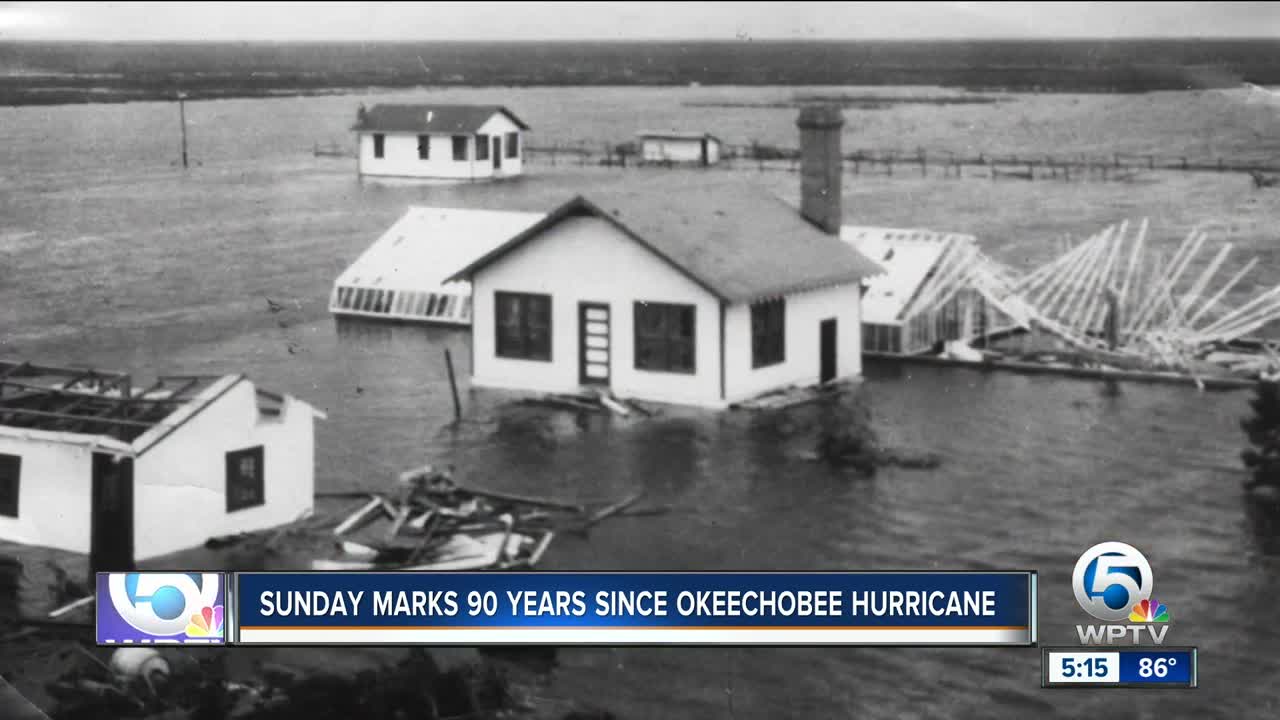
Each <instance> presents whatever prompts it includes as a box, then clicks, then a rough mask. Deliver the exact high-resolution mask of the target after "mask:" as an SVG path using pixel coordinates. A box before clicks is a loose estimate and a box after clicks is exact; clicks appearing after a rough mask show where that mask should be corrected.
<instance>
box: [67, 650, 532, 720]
mask: <svg viewBox="0 0 1280 720" xmlns="http://www.w3.org/2000/svg"><path fill="white" fill-rule="evenodd" d="M75 647H77V648H79V650H80V651H81V653H82V655H83V657H84V658H85V662H81V663H78V664H75V665H74V666H73V667H71V668H70V669H69V670H68V671H67V673H66V674H65V675H63V676H62V677H60V678H59V679H57V680H56V681H54V682H52V683H49V684H48V686H47V689H48V691H49V694H50V696H51V697H53V698H54V700H55V702H56V703H57V707H56V708H55V709H54V711H53V713H52V714H51V717H52V720H89V719H90V718H92V719H95V720H96V719H97V718H103V717H111V718H150V719H151V720H160V719H161V718H163V719H164V720H206V719H208V720H214V719H215V718H216V719H218V720H295V719H298V718H306V719H307V720H322V719H327V718H334V719H335V720H336V719H337V718H343V719H345V718H403V719H404V720H438V719H441V718H463V717H475V718H479V717H495V716H497V714H499V713H509V712H512V711H520V710H524V711H528V710H530V709H531V707H530V705H529V703H528V702H526V701H522V700H520V699H519V698H517V696H516V695H517V693H516V688H514V687H513V684H512V683H511V682H510V680H509V678H508V677H507V676H506V674H505V673H503V672H502V671H501V670H500V668H499V666H498V665H496V664H494V663H492V662H488V661H478V662H474V663H467V664H462V665H459V666H457V667H454V668H451V669H448V670H443V669H441V668H440V667H439V665H438V664H437V663H436V662H435V660H434V659H433V658H432V656H431V655H430V654H428V653H427V651H425V650H423V649H421V648H413V649H410V650H409V651H408V653H407V655H406V656H405V657H404V658H403V659H401V660H400V661H399V662H397V663H395V664H389V665H383V666H381V667H378V668H376V669H369V670H364V671H361V672H356V673H337V672H320V673H313V672H304V671H302V670H299V669H295V668H292V667H289V666H286V665H279V664H271V663H255V667H254V668H253V670H252V672H251V673H249V674H251V675H252V676H253V677H252V679H248V680H236V679H233V678H232V677H231V676H230V673H229V672H228V670H227V665H226V663H225V662H224V661H225V658H226V656H225V654H224V653H223V652H222V651H213V652H208V653H204V652H202V653H190V652H182V651H181V650H177V649H156V648H144V647H133V648H120V649H117V650H115V651H114V652H113V653H112V655H111V657H110V659H109V660H108V661H105V662H104V661H103V660H102V659H101V658H100V657H99V656H98V655H97V654H95V652H96V651H94V650H89V649H86V648H84V647H83V646H80V645H76V646H75Z"/></svg>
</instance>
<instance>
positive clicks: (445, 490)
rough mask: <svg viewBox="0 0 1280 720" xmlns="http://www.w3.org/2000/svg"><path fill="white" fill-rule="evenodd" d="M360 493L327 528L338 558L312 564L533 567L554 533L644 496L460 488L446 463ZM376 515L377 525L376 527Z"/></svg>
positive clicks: (578, 528) (579, 527) (587, 523)
mask: <svg viewBox="0 0 1280 720" xmlns="http://www.w3.org/2000/svg"><path fill="white" fill-rule="evenodd" d="M352 494H356V493H352ZM359 494H360V495H363V496H364V497H367V498H368V501H367V502H366V503H365V504H363V505H362V506H360V507H359V508H358V509H356V510H355V512H353V513H351V514H350V515H349V516H347V518H346V519H345V520H343V521H342V522H341V523H339V524H338V525H337V527H335V528H334V530H333V534H334V535H335V536H336V537H337V538H338V541H337V543H336V550H337V556H336V557H333V558H322V559H317V560H314V561H313V562H312V569H315V570H366V569H374V568H380V569H406V570H482V569H500V570H508V569H519V568H532V567H534V566H536V565H537V564H538V561H539V560H540V559H541V558H542V555H543V553H544V552H545V551H546V549H547V547H548V546H549V545H550V544H551V541H552V540H553V539H554V537H555V535H556V533H558V532H578V533H582V532H585V531H586V530H587V529H589V528H590V527H592V526H594V525H596V524H597V523H599V522H601V521H602V520H604V519H606V518H608V517H610V516H612V515H616V514H619V513H621V512H623V511H626V510H627V509H628V508H630V507H631V506H632V505H634V504H635V503H636V502H637V501H638V500H639V499H640V497H641V496H642V493H636V494H634V495H631V496H629V497H627V498H624V499H622V500H620V501H618V502H614V503H610V504H608V505H606V506H604V507H602V508H597V509H595V510H590V509H588V508H587V507H585V506H584V505H581V504H578V503H570V502H564V501H560V500H553V499H549V498H536V497H528V496H523V495H514V494H511V493H503V492H496V491H492V490H484V489H481V488H476V487H471V486H465V487H464V486H463V485H460V484H459V483H457V482H455V481H454V479H453V473H452V468H447V469H438V468H435V467H433V466H431V465H425V466H423V467H420V468H417V469H414V470H410V471H408V472H405V473H402V474H401V475H400V477H399V479H398V482H397V483H396V487H395V489H394V492H392V493H359ZM377 520H382V526H381V527H375V526H374V523H375V521H377ZM356 533H362V534H361V535H360V536H358V537H357V536H356V535H355V534H356Z"/></svg>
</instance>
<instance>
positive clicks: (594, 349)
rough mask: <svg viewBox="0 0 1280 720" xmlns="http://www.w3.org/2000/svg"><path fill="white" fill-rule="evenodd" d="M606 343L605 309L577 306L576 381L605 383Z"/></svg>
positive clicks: (597, 305)
mask: <svg viewBox="0 0 1280 720" xmlns="http://www.w3.org/2000/svg"><path fill="white" fill-rule="evenodd" d="M610 340H611V338H610V335H609V306H608V305H604V304H601V303H578V382H580V383H582V384H584V385H588V384H591V385H608V384H609V361H610V359H611V357H610V356H611V355H612V352H611V350H612V347H611V342H610Z"/></svg>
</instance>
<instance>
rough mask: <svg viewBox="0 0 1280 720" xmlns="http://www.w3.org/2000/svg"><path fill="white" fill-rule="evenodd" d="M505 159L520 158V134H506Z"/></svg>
mask: <svg viewBox="0 0 1280 720" xmlns="http://www.w3.org/2000/svg"><path fill="white" fill-rule="evenodd" d="M507 157H509V158H513V157H520V133H513V132H512V133H507Z"/></svg>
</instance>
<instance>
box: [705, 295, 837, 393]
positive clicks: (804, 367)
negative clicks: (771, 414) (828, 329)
mask: <svg viewBox="0 0 1280 720" xmlns="http://www.w3.org/2000/svg"><path fill="white" fill-rule="evenodd" d="M861 295H862V293H861V290H860V288H859V286H858V285H857V284H856V283H853V284H849V285H843V286H839V287H831V288H824V289H821V290H815V291H812V292H806V293H798V294H795V295H789V296H787V298H786V323H785V328H786V360H785V361H784V362H782V363H779V364H777V365H770V366H768V367H762V368H758V369H753V368H752V367H751V309H750V306H749V305H745V304H734V305H730V306H729V308H728V311H727V312H726V313H725V358H726V362H725V393H726V395H727V396H728V400H729V401H730V402H736V401H739V400H744V399H746V398H749V397H752V396H754V395H758V394H760V393H762V392H765V391H768V390H772V389H774V388H778V387H782V386H786V385H812V384H814V383H816V382H818V377H819V371H820V365H819V363H820V358H821V356H820V354H819V346H820V335H819V332H820V331H819V325H820V323H821V322H822V321H823V320H826V319H828V318H835V319H836V377H837V378H848V377H856V376H858V375H861V374H862V317H861V312H860V306H861V303H860V300H861Z"/></svg>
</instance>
